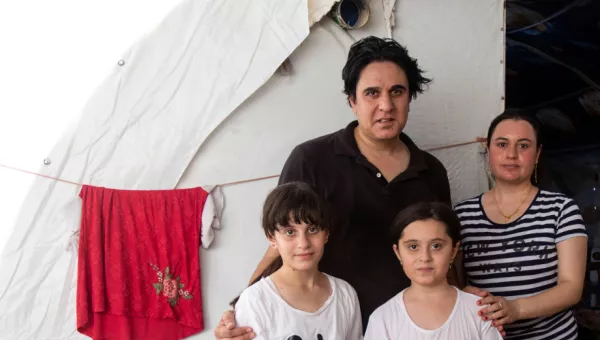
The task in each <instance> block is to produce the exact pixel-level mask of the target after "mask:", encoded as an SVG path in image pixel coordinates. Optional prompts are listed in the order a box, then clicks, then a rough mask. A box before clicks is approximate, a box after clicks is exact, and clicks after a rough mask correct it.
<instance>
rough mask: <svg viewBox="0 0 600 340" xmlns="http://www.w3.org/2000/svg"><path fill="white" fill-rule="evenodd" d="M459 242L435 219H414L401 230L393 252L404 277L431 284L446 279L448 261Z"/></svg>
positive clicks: (424, 284)
mask: <svg viewBox="0 0 600 340" xmlns="http://www.w3.org/2000/svg"><path fill="white" fill-rule="evenodd" d="M457 251H458V245H457V244H456V245H455V244H452V239H451V238H450V236H448V234H447V233H446V226H445V225H444V224H443V223H441V222H439V221H436V220H433V219H429V220H424V221H415V222H413V223H411V224H409V225H408V226H407V227H406V228H405V229H404V232H403V233H402V237H401V238H400V240H399V241H398V244H397V245H394V252H395V253H396V256H398V259H399V260H400V262H402V267H403V269H404V272H405V273H406V276H408V278H409V279H410V280H411V282H412V283H413V284H419V285H422V286H434V285H438V284H441V283H444V282H446V274H447V273H448V269H449V268H450V261H452V259H454V257H455V256H456V252H457Z"/></svg>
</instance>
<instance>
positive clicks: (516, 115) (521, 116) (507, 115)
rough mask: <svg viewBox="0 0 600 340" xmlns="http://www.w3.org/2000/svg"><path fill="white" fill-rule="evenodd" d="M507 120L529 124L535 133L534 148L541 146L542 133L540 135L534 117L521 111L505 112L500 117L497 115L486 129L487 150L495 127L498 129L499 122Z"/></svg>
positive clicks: (537, 123) (539, 129)
mask: <svg viewBox="0 0 600 340" xmlns="http://www.w3.org/2000/svg"><path fill="white" fill-rule="evenodd" d="M509 119H510V120H523V121H526V122H527V123H529V125H531V127H532V128H533V131H535V141H536V146H537V147H538V148H539V147H540V145H542V133H541V128H540V123H539V121H538V120H537V118H535V116H532V115H528V114H526V113H524V112H522V111H516V110H507V111H504V112H503V113H501V114H500V115H498V116H497V117H496V118H494V120H492V123H491V124H490V127H489V129H488V134H487V146H488V148H489V147H490V144H491V143H492V135H493V134H494V131H496V127H498V124H500V123H501V122H503V121H505V120H509Z"/></svg>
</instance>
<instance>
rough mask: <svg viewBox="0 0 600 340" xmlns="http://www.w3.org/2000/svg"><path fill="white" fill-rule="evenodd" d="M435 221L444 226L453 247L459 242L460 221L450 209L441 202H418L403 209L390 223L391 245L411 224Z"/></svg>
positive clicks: (396, 242) (395, 242)
mask: <svg viewBox="0 0 600 340" xmlns="http://www.w3.org/2000/svg"><path fill="white" fill-rule="evenodd" d="M425 220H436V221H438V222H441V223H443V224H444V225H445V226H446V233H447V234H448V236H450V239H452V243H453V246H454V245H455V244H456V242H459V241H460V220H459V219H458V216H456V213H455V212H454V210H452V208H450V207H449V206H448V205H447V204H445V203H441V202H420V203H416V204H413V205H410V206H408V207H406V208H404V209H403V210H402V211H400V212H399V213H398V215H397V216H396V219H394V222H393V223H392V228H391V229H390V236H391V241H392V244H398V241H399V240H400V238H401V237H402V233H403V232H404V229H406V227H408V225H410V224H411V223H413V222H416V221H425Z"/></svg>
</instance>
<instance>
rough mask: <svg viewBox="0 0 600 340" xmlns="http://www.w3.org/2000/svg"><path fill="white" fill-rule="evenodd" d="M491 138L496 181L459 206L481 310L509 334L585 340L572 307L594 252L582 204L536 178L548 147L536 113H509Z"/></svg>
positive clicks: (471, 283)
mask: <svg viewBox="0 0 600 340" xmlns="http://www.w3.org/2000/svg"><path fill="white" fill-rule="evenodd" d="M487 143H488V155H489V169H490V171H491V173H492V175H493V176H494V178H495V182H496V183H495V186H494V187H493V188H492V189H491V190H490V191H488V192H486V193H484V194H483V195H480V196H478V197H475V198H472V199H469V200H466V201H464V202H462V203H460V204H458V205H457V206H456V207H455V210H456V212H457V214H458V216H459V218H460V221H461V228H462V229H461V236H462V246H461V250H462V251H461V252H460V253H459V255H458V258H457V260H458V261H457V262H458V263H457V268H458V270H459V272H460V275H461V276H462V278H463V280H466V285H467V287H466V288H465V291H467V292H470V293H473V294H477V295H479V296H481V297H482V299H481V300H479V302H478V304H480V305H481V306H482V309H481V310H480V312H479V313H480V315H481V317H482V318H483V319H484V320H493V324H494V325H495V326H496V327H498V328H499V330H501V331H502V330H504V331H505V332H506V338H507V339H528V340H529V339H552V340H560V339H577V324H576V322H575V319H574V317H573V313H572V312H571V309H570V308H571V307H572V306H573V305H575V304H576V303H577V302H578V301H579V299H580V298H581V292H582V289H583V280H584V276H585V266H586V254H587V236H586V231H585V226H584V224H583V220H582V218H581V214H580V212H579V208H578V207H577V205H576V204H575V203H574V202H573V200H571V199H569V198H567V197H566V196H564V195H562V194H557V193H552V192H548V191H544V190H540V189H538V188H537V187H535V186H534V185H533V184H532V182H536V180H537V179H536V178H535V177H537V174H536V173H537V162H538V159H539V156H540V152H541V143H540V139H539V126H538V124H537V122H536V121H535V120H534V119H532V118H531V117H528V116H524V115H520V114H518V113H512V112H505V113H503V114H501V115H500V116H498V117H496V119H494V121H493V122H492V124H491V126H490V128H489V131H488V141H487ZM532 176H533V177H534V180H533V181H532ZM461 258H462V259H461ZM464 282H465V281H463V283H464Z"/></svg>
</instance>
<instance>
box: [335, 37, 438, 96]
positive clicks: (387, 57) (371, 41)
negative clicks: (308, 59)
mask: <svg viewBox="0 0 600 340" xmlns="http://www.w3.org/2000/svg"><path fill="white" fill-rule="evenodd" d="M377 61H390V62H393V63H394V64H396V65H398V66H399V67H400V68H401V69H402V70H404V73H406V78H407V80H408V92H409V94H410V97H411V99H416V98H417V95H418V94H420V93H423V90H424V87H425V86H426V85H428V84H429V83H431V82H432V79H429V78H425V77H424V76H423V70H421V69H420V68H419V64H418V63H417V59H413V58H411V57H410V56H409V55H408V50H407V49H406V47H404V46H402V45H400V44H399V43H398V42H397V41H395V40H393V39H389V38H384V39H382V38H378V37H374V36H370V37H366V38H363V39H361V40H359V41H357V42H355V43H354V44H353V45H352V46H351V47H350V51H349V52H348V60H347V61H346V65H345V66H344V69H343V70H342V79H343V80H344V93H345V94H346V95H347V96H348V100H350V99H351V98H352V99H355V98H356V85H357V84H358V79H359V78H360V73H361V72H362V70H363V69H364V68H365V67H367V65H369V64H370V63H372V62H377Z"/></svg>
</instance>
